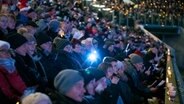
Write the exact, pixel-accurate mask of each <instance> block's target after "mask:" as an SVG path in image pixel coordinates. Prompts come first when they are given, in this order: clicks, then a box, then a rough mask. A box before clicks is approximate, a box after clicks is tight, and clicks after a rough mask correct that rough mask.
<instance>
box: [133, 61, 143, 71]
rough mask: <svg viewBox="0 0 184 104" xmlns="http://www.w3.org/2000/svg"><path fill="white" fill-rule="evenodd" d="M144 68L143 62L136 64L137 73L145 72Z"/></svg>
mask: <svg viewBox="0 0 184 104" xmlns="http://www.w3.org/2000/svg"><path fill="white" fill-rule="evenodd" d="M143 66H144V64H143V63H142V62H141V63H137V64H135V67H136V69H137V71H140V72H142V71H141V70H143Z"/></svg>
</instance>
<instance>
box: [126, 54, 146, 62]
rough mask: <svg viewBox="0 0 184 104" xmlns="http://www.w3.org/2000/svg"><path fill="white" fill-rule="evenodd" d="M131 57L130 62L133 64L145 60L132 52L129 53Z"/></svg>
mask: <svg viewBox="0 0 184 104" xmlns="http://www.w3.org/2000/svg"><path fill="white" fill-rule="evenodd" d="M129 58H130V62H132V63H133V64H137V63H142V62H143V58H142V57H141V56H139V55H137V54H135V53H132V54H130V55H129Z"/></svg>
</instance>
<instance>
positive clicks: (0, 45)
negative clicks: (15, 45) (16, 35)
mask: <svg viewBox="0 0 184 104" xmlns="http://www.w3.org/2000/svg"><path fill="white" fill-rule="evenodd" d="M3 48H7V49H9V48H10V44H9V43H8V42H6V41H3V40H0V50H1V49H3Z"/></svg>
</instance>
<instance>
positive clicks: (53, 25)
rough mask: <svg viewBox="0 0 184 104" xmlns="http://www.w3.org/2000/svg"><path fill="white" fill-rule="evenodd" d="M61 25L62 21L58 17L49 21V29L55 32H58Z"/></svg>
mask: <svg viewBox="0 0 184 104" xmlns="http://www.w3.org/2000/svg"><path fill="white" fill-rule="evenodd" d="M59 27H60V22H59V21H58V20H57V19H54V20H51V21H50V22H49V29H50V30H51V31H53V32H56V30H57V29H58V28H59Z"/></svg>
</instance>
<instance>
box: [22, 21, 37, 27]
mask: <svg viewBox="0 0 184 104" xmlns="http://www.w3.org/2000/svg"><path fill="white" fill-rule="evenodd" d="M25 25H26V26H32V27H35V28H37V27H38V25H37V24H36V23H35V22H33V21H28V22H27V24H25Z"/></svg>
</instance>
